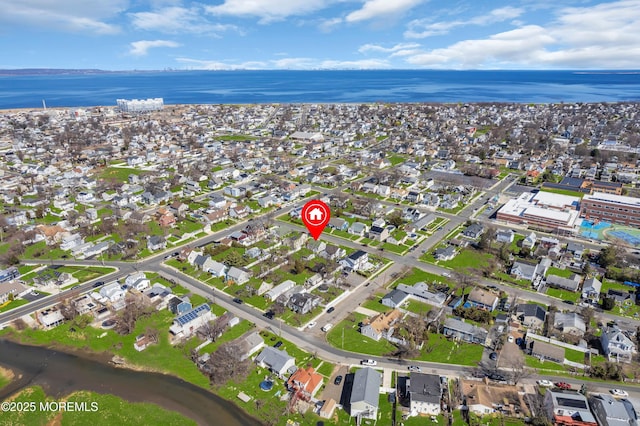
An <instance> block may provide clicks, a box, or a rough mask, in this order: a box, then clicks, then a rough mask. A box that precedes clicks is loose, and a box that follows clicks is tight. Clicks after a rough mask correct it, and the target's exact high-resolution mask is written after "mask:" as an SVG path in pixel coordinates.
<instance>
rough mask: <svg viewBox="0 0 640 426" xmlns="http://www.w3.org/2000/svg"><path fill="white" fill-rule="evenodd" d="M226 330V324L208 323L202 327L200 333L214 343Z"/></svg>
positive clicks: (219, 322)
mask: <svg viewBox="0 0 640 426" xmlns="http://www.w3.org/2000/svg"><path fill="white" fill-rule="evenodd" d="M225 328H227V324H226V323H225V322H224V321H209V322H208V323H206V324H205V325H204V326H203V327H202V333H203V334H204V335H205V336H206V338H207V339H210V340H211V341H212V342H215V341H216V340H217V339H218V337H220V335H222V333H223V332H224V330H225Z"/></svg>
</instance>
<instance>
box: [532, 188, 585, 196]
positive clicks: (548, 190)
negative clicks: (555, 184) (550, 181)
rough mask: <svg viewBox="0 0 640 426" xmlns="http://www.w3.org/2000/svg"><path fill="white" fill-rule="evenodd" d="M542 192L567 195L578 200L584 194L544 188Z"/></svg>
mask: <svg viewBox="0 0 640 426" xmlns="http://www.w3.org/2000/svg"><path fill="white" fill-rule="evenodd" d="M542 192H551V193H552V194H560V195H569V196H571V197H578V198H582V197H583V196H584V193H582V192H577V191H571V190H568V189H556V188H544V189H543V190H542Z"/></svg>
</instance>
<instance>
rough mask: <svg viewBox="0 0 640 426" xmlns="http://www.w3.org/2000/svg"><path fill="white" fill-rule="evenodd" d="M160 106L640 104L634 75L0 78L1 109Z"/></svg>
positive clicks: (247, 74) (149, 74)
mask: <svg viewBox="0 0 640 426" xmlns="http://www.w3.org/2000/svg"><path fill="white" fill-rule="evenodd" d="M154 97H161V98H164V101H165V104H196V103H198V104H223V103H224V104H235V103H359V102H446V103H457V102H462V103H467V102H469V103H470V102H522V103H559V102H566V103H572V102H622V101H640V71H627V72H616V71H589V72H583V71H424V70H372V71H179V72H122V73H105V74H84V75H64V74H58V75H37V76H35V75H34V76H0V109H8V108H40V107H42V100H43V99H44V100H45V101H46V104H47V106H49V107H77V106H93V105H104V106H109V105H115V103H116V99H119V98H125V99H132V98H154Z"/></svg>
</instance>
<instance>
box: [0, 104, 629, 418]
mask: <svg viewBox="0 0 640 426" xmlns="http://www.w3.org/2000/svg"><path fill="white" fill-rule="evenodd" d="M156 104H157V102H156ZM121 105H125V104H122V103H121ZM154 105H155V104H154ZM158 105H160V104H158ZM637 110H638V105H636V104H633V103H628V104H627V103H624V104H557V105H553V104H551V105H537V104H531V105H510V104H509V105H507V104H505V105H501V104H496V105H492V104H477V105H475V104H473V105H472V104H465V105H463V104H459V105H457V104H455V105H454V104H451V105H448V104H443V105H429V104H415V105H414V104H397V105H388V104H377V103H372V104H366V105H364V104H363V105H351V104H339V105H324V104H314V105H295V104H291V105H285V104H273V105H271V104H264V105H176V106H172V107H171V108H169V107H168V106H167V105H164V106H157V108H155V107H154V108H153V109H152V110H149V111H144V112H141V113H132V112H131V111H125V110H121V109H119V108H117V107H91V108H74V109H73V110H72V109H64V108H55V109H48V110H46V111H45V110H34V111H26V110H20V111H11V112H9V111H6V112H2V113H0V158H1V159H2V162H1V163H0V176H2V182H3V183H2V185H0V333H1V335H0V338H7V339H10V340H11V341H16V342H19V343H31V342H34V341H37V342H44V343H43V345H44V344H51V345H53V343H54V342H53V340H54V339H58V340H61V341H56V342H55V343H56V344H57V345H59V346H60V347H61V348H64V347H67V346H68V347H70V348H76V349H77V348H79V346H78V345H79V343H77V342H85V341H86V342H96V343H92V344H89V343H87V344H86V346H82V347H83V348H85V349H87V351H89V352H90V351H94V350H95V351H96V352H100V353H103V354H108V356H109V357H110V360H111V361H110V365H116V366H119V367H125V368H128V367H131V368H139V369H141V370H144V369H145V368H147V369H148V370H147V371H159V372H164V373H166V374H170V375H174V376H177V377H179V378H181V379H183V380H185V381H186V382H189V383H192V384H196V385H197V386H199V387H201V388H206V389H208V390H211V391H212V392H214V393H216V394H218V395H220V396H222V397H223V398H226V399H228V400H232V401H233V402H234V403H236V404H237V405H238V406H239V407H240V408H241V409H242V410H245V411H246V412H247V413H249V414H250V415H252V416H255V418H258V419H260V421H261V422H263V423H264V424H272V425H281V424H282V425H284V424H287V425H290V424H298V425H312V424H313V425H316V424H321V423H320V422H324V423H322V424H327V425H328V424H336V425H350V424H356V425H375V424H385V425H387V424H389V425H392V424H398V425H399V424H404V425H407V426H411V425H418V424H426V423H438V424H442V425H445V424H449V425H458V424H498V423H495V422H499V421H506V422H508V424H524V423H531V424H539V425H543V424H544V425H546V424H558V425H569V424H571V425H586V424H589V425H591V424H594V425H605V424H613V423H612V420H611V419H614V418H620V416H622V417H624V416H623V414H624V413H626V415H627V416H628V419H631V420H629V422H628V424H635V423H634V422H636V419H637V416H636V412H635V409H634V406H637V404H638V403H640V396H639V395H640V394H638V393H637V392H636V389H635V388H634V384H637V383H639V382H640V368H639V366H640V363H639V361H640V355H639V353H638V345H639V344H640V333H639V332H638V330H640V290H638V289H639V288H640V269H639V267H638V265H640V230H639V227H640V221H639V220H640V219H639V218H640V207H638V206H640V187H639V186H640V183H639V181H638V176H640V160H638V159H637V154H638V147H637V145H638V143H639V140H638V139H637V138H636V137H635V133H633V132H634V131H635V132H636V133H637V126H638V124H637V117H638V114H637V112H638V111H637ZM634 129H635V130H634ZM311 200H318V201H322V202H323V203H325V204H326V205H327V206H328V207H329V208H330V210H331V215H330V216H331V218H330V220H329V221H328V225H327V227H326V228H325V230H324V232H323V234H322V235H321V237H320V238H319V239H318V240H316V239H314V238H313V237H311V236H310V235H309V232H308V230H307V228H306V227H305V225H304V224H303V222H302V220H301V214H302V208H303V206H304V205H305V204H306V203H307V202H308V201H311ZM322 213H323V212H322V211H321V210H320V209H317V211H313V210H312V212H311V214H313V215H314V217H315V218H316V219H318V220H321V219H323V218H321V217H320V216H321V214H322ZM31 339H33V340H31ZM74 342H75V343H74ZM102 342H104V343H102ZM93 344H94V345H95V346H92V345H93ZM56 347H58V346H56ZM95 348H99V349H95ZM549 379H553V381H552V382H550V380H549ZM548 382H550V383H551V384H550V385H549V384H548ZM0 384H2V382H0ZM0 388H1V386H0ZM614 391H615V392H614ZM621 413H623V414H621ZM616 416H617V417H616ZM288 421H290V422H291V423H287V422H288ZM626 421H627V417H624V422H626ZM503 424H504V423H503ZM616 424H618V423H616ZM625 424H626V423H625Z"/></svg>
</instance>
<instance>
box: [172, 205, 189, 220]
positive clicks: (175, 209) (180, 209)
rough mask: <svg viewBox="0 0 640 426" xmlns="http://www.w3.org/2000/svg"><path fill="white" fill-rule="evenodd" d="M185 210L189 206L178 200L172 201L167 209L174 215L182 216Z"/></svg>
mask: <svg viewBox="0 0 640 426" xmlns="http://www.w3.org/2000/svg"><path fill="white" fill-rule="evenodd" d="M187 210H189V206H188V205H187V204H185V203H181V202H180V201H174V202H173V203H171V205H170V206H169V211H170V212H171V213H173V215H174V216H179V217H183V216H184V215H185V213H186V212H187Z"/></svg>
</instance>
